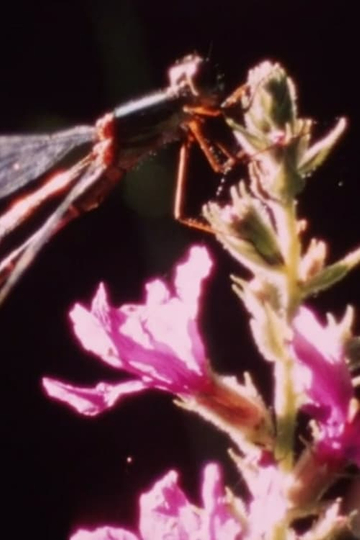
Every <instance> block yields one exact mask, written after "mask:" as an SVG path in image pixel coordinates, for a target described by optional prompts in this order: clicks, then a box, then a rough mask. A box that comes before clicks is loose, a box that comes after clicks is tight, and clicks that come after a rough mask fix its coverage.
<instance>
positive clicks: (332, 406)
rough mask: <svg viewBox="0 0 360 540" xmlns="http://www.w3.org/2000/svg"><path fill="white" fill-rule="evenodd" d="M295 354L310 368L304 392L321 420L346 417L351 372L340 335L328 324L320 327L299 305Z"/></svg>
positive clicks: (337, 419)
mask: <svg viewBox="0 0 360 540" xmlns="http://www.w3.org/2000/svg"><path fill="white" fill-rule="evenodd" d="M293 348H294V352H295V355H296V357H297V359H298V360H299V362H300V363H302V364H303V365H304V366H306V368H307V369H308V371H309V375H310V383H309V385H308V388H307V394H308V396H309V398H310V399H311V401H312V403H313V405H314V406H315V409H313V413H314V414H316V409H317V411H318V412H317V416H316V417H317V419H318V420H319V421H321V422H324V421H326V422H331V423H335V424H342V423H344V422H345V421H346V418H347V414H348V407H349V402H350V399H351V397H352V395H353V388H352V384H351V376H350V373H349V369H348V366H347V364H346V362H345V357H344V354H343V350H342V346H341V342H340V338H339V336H338V335H336V331H335V329H334V328H331V327H323V326H322V325H321V324H320V323H319V322H318V321H317V319H316V318H315V317H314V315H313V314H312V312H311V311H310V310H309V309H306V308H300V310H299V313H298V315H297V317H295V319H294V338H293Z"/></svg>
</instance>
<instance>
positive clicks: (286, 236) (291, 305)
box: [273, 200, 301, 472]
mask: <svg viewBox="0 0 360 540" xmlns="http://www.w3.org/2000/svg"><path fill="white" fill-rule="evenodd" d="M273 213H274V218H275V220H276V226H277V232H278V235H279V239H280V246H281V250H282V255H283V258H284V261H285V270H284V274H283V283H282V286H283V288H284V289H283V291H282V292H283V298H284V304H283V309H284V313H283V316H284V318H285V321H286V323H287V324H289V325H290V323H291V320H292V317H293V314H294V312H295V310H296V308H297V307H298V305H299V302H300V292H299V287H298V281H299V277H298V272H299V263H300V254H301V247H300V242H299V238H298V231H297V220H296V201H295V200H291V201H287V202H286V203H277V204H276V205H274V206H273ZM275 412H276V417H277V440H276V449H275V453H276V456H277V459H278V461H279V467H281V469H282V470H283V471H287V472H288V471H290V470H291V468H292V465H293V444H294V433H295V423H296V414H297V407H296V393H295V391H294V377H293V361H292V359H291V358H289V357H288V354H287V352H286V347H284V357H283V358H279V361H278V362H276V363H275Z"/></svg>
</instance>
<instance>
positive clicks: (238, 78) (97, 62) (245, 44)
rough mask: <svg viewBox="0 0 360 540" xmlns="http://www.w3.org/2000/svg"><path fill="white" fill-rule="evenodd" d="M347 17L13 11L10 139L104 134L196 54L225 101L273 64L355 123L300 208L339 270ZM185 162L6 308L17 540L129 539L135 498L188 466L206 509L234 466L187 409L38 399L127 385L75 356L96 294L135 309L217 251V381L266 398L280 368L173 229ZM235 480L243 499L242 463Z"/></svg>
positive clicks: (155, 179) (38, 266)
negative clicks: (78, 324)
mask: <svg viewBox="0 0 360 540" xmlns="http://www.w3.org/2000/svg"><path fill="white" fill-rule="evenodd" d="M353 5H355V3H354V4H353V3H352V2H350V1H343V2H331V1H326V2H325V1H323V0H320V1H316V0H313V1H312V2H309V1H307V0H304V1H302V2H291V1H286V0H284V1H281V0H272V1H268V0H249V1H248V2H245V1H240V0H239V1H230V0H222V1H221V2H220V1H218V0H208V1H207V2H205V1H203V0H192V1H189V0H183V1H179V0H173V1H172V2H168V3H165V2H164V3H162V2H160V1H159V0H152V1H148V0H132V1H130V0H128V1H125V0H117V1H106V0H105V1H104V0H103V1H102V2H100V1H95V0H83V1H70V0H68V1H57V2H56V1H44V0H37V1H36V2H28V3H25V2H24V3H18V2H12V3H11V2H9V3H8V4H7V7H6V12H5V11H3V12H2V16H1V22H0V55H1V64H0V65H1V72H0V73H1V77H0V129H1V132H3V133H13V132H14V133H15V132H23V131H34V130H41V129H43V130H49V129H50V128H51V129H52V128H54V129H56V128H61V127H64V126H71V125H76V124H80V123H92V122H93V121H94V120H95V119H96V118H98V117H99V116H101V114H103V113H104V112H106V111H108V110H111V109H112V108H113V107H114V106H115V105H116V104H118V103H121V102H123V101H125V100H127V99H129V98H133V97H136V96H137V95H141V94H142V93H146V92H148V91H150V90H152V89H154V88H158V87H161V86H163V85H165V84H166V69H167V67H168V66H169V65H170V64H171V63H172V62H173V61H174V60H175V59H177V58H179V57H181V56H183V55H185V54H188V53H191V52H193V51H198V52H199V53H201V54H203V55H208V54H210V56H211V58H212V60H213V62H214V63H215V64H216V65H218V66H219V69H220V71H221V72H223V74H224V76H225V81H226V84H227V87H228V91H229V92H230V91H231V90H233V89H234V88H235V87H236V86H237V85H239V84H241V83H242V82H243V81H244V80H245V77H246V73H247V70H248V69H249V68H250V67H252V66H253V65H254V64H256V63H257V62H259V61H261V60H263V59H265V58H269V59H272V60H278V61H279V62H281V63H282V64H283V65H284V66H285V67H286V68H287V70H288V71H289V73H290V74H291V75H292V76H293V78H294V79H295V81H296V82H297V84H298V87H299V92H300V100H299V101H300V108H301V111H302V114H303V115H304V116H311V117H314V118H316V119H317V120H318V121H319V128H320V129H323V130H326V129H327V128H329V127H330V126H331V125H333V122H334V121H335V119H336V118H337V117H339V116H341V115H345V116H347V117H348V118H349V121H350V122H349V129H348V131H347V133H346V136H345V137H344V139H343V141H342V143H341V145H339V147H338V149H337V150H336V152H334V154H333V156H332V157H331V159H330V160H329V161H328V162H327V164H326V165H325V166H324V167H322V169H321V171H319V172H318V173H317V174H316V176H315V177H314V178H313V179H311V180H310V181H309V186H308V188H307V190H306V192H305V193H304V194H303V196H302V199H301V202H300V212H301V214H303V215H306V216H307V217H308V218H309V221H310V227H311V231H312V233H313V234H314V235H315V236H317V237H321V238H324V239H326V240H330V241H331V248H330V257H331V258H333V259H334V258H336V257H339V256H341V255H342V254H344V253H345V252H346V251H348V250H349V249H351V248H353V247H354V246H355V245H357V243H358V239H359V233H358V229H359V209H358V206H359V202H358V200H359V186H358V182H359V176H360V175H359V165H358V162H359V141H360V137H359V135H360V112H359V111H360V107H359V100H360V92H359V82H358V77H359V73H358V72H359V60H358V58H359V45H358V40H359V34H360V29H359V24H358V16H357V14H356V11H355V7H353ZM35 159H36V156H35ZM176 162H177V153H176V148H173V147H169V148H167V149H164V150H162V151H161V152H159V155H158V156H155V157H151V158H149V159H148V160H146V162H144V164H143V165H142V166H141V167H139V168H138V169H137V170H136V171H134V172H132V173H131V174H129V175H128V176H127V178H126V179H125V180H124V181H123V182H122V183H121V185H119V187H118V188H117V189H116V190H115V191H114V193H113V194H112V195H111V197H110V198H109V199H108V200H107V201H106V202H105V203H104V204H103V205H102V207H101V208H99V209H98V210H96V211H94V212H92V213H89V214H88V215H86V216H84V217H82V219H79V220H78V221H77V222H74V223H72V224H71V225H70V226H69V227H67V229H65V230H64V231H62V232H61V233H60V234H59V235H58V236H57V237H56V238H55V239H54V240H53V241H52V242H51V243H50V244H49V245H48V246H47V247H46V249H44V250H43V252H42V253H41V255H40V256H39V258H38V260H37V261H36V263H35V264H34V265H33V266H32V268H31V269H30V270H29V271H28V272H27V275H26V276H25V277H24V279H23V280H22V282H21V283H20V284H19V285H18V286H17V288H16V290H15V291H14V292H13V294H12V296H11V298H9V300H8V301H7V303H6V305H5V306H4V307H2V309H1V312H0V358H1V366H2V375H3V377H2V380H3V385H2V396H3V399H4V401H3V428H2V446H3V449H4V450H5V457H3V459H2V477H3V479H4V482H3V483H2V486H3V487H2V490H3V493H2V495H3V498H5V500H6V505H5V506H4V505H3V504H2V508H3V513H2V515H3V517H2V523H1V527H3V526H4V527H6V526H8V527H9V529H10V530H11V531H12V532H11V536H9V537H11V538H14V539H15V538H16V539H18V538H19V539H20V538H24V535H28V536H30V535H31V536H33V537H34V538H37V539H38V540H40V539H48V540H65V539H67V538H68V537H69V535H70V532H71V531H73V530H74V528H76V527H77V526H79V525H88V526H91V525H96V524H102V523H119V524H120V523H122V524H124V525H126V526H127V527H131V526H134V525H135V523H136V513H137V511H136V500H137V494H138V493H139V492H141V491H142V490H144V489H147V488H148V486H149V485H151V483H152V482H153V481H154V480H155V479H157V478H159V477H160V476H161V475H162V474H163V473H164V472H165V471H167V470H168V469H170V468H176V469H177V470H179V471H180V472H181V475H182V479H183V486H184V488H185V489H186V490H187V491H188V493H190V494H191V495H192V497H193V500H194V501H197V500H198V492H199V485H200V479H199V469H200V466H201V465H202V464H203V463H205V462H206V461H209V460H214V459H217V460H223V461H224V462H225V461H227V458H226V454H225V449H226V448H227V446H228V445H227V441H226V439H225V438H223V437H222V436H220V435H219V434H217V433H215V432H214V430H212V428H210V427H208V426H207V425H203V424H202V423H201V422H200V421H199V420H198V419H197V418H192V417H190V416H189V415H188V414H186V413H185V412H183V411H180V410H177V409H176V408H175V407H174V405H173V404H172V401H171V398H170V397H168V396H164V395H159V394H158V393H155V392H153V393H149V394H146V395H145V394H144V396H142V397H136V398H133V399H129V400H127V401H126V402H125V403H124V404H123V405H122V406H121V407H118V408H115V409H114V410H112V411H110V412H108V413H107V414H104V415H102V416H100V417H98V418H96V419H92V420H87V419H84V418H81V417H78V416H76V415H74V414H73V413H72V412H71V411H69V410H68V409H67V408H65V407H64V406H62V405H60V404H58V403H53V402H51V401H50V400H48V399H47V398H46V397H45V396H44V395H43V393H42V391H41V387H40V381H41V377H42V376H43V375H45V374H46V375H51V376H56V377H59V378H62V379H65V380H69V381H74V382H77V383H82V384H92V383H95V382H96V381H98V380H102V379H108V380H110V379H113V380H117V379H118V375H117V374H116V373H113V372H111V371H110V369H106V368H105V367H103V366H102V365H101V364H100V363H99V362H97V360H96V359H94V358H92V357H90V356H89V355H87V354H85V352H83V351H82V350H81V348H80V346H79V345H78V343H77V342H76V340H75V338H74V337H73V335H72V332H71V329H70V324H69V320H68V317H67V312H68V311H69V308H70V307H71V305H72V304H73V303H74V302H75V301H82V302H84V303H88V302H90V300H91V298H92V295H93V293H94V291H95V289H96V286H97V284H98V283H99V282H100V281H104V282H105V283H106V284H107V285H108V288H109V290H110V291H111V297H112V299H113V302H114V303H115V304H121V303H124V302H137V301H141V298H142V294H143V286H144V283H145V281H146V280H148V279H149V278H151V277H154V276H162V277H163V278H169V277H170V275H171V273H170V270H171V268H172V267H173V265H174V263H175V262H176V261H177V260H178V259H179V258H180V257H182V256H183V254H184V253H185V251H186V247H187V246H188V245H189V244H191V243H194V242H201V243H205V244H206V245H207V246H208V247H209V249H210V250H211V252H212V254H213V256H214V258H215V260H216V265H215V270H214V273H213V277H212V279H211V281H210V282H209V284H208V287H207V290H206V298H205V300H204V304H203V307H202V314H201V319H200V325H201V328H202V330H203V333H204V336H205V340H206V343H207V348H208V352H209V356H210V357H211V358H212V361H213V364H214V365H215V366H216V368H217V369H218V370H219V371H221V372H222V373H241V372H242V371H243V370H246V369H254V370H255V371H256V373H258V375H257V381H258V382H259V385H260V386H261V388H262V390H263V392H264V393H265V395H266V396H267V399H269V398H270V395H271V393H270V390H269V381H270V380H271V378H270V374H269V370H268V367H266V369H264V368H263V367H262V363H261V360H260V358H259V355H258V353H257V352H256V351H255V350H254V347H253V345H252V343H251V339H250V337H249V335H248V332H247V321H246V316H245V313H244V311H243V309H242V308H241V306H239V303H238V301H237V299H236V298H235V297H234V295H233V294H232V293H231V290H230V286H229V280H228V274H229V272H230V271H231V272H234V271H237V268H236V266H235V265H234V263H233V262H232V261H230V258H229V257H228V255H227V254H226V253H224V252H223V251H222V250H221V248H220V247H219V246H218V245H217V244H216V242H215V240H214V239H213V238H211V237H210V236H208V235H205V234H202V233H199V232H196V231H192V230H187V229H185V228H184V227H182V226H180V225H178V224H177V223H175V222H174V221H173V219H172V216H171V205H172V190H173V186H174V182H173V178H174V176H175V171H176ZM204 171H205V172H204V173H203V172H201V174H199V173H197V171H195V170H194V172H191V171H190V173H189V174H190V178H191V182H190V183H191V190H190V193H189V197H190V198H192V197H197V196H198V195H199V194H200V195H199V197H200V199H201V197H203V195H202V192H201V190H202V188H203V186H204V185H207V186H210V188H209V189H210V190H212V191H210V195H211V194H212V193H214V192H215V190H216V180H215V181H213V184H211V180H210V177H211V176H212V175H211V173H210V171H208V169H207V168H205V169H204ZM206 175H209V180H207V178H206ZM210 195H209V193H208V194H207V196H210ZM359 276H360V274H359V271H355V272H353V273H352V274H351V276H349V277H348V278H347V280H346V281H344V282H343V283H342V284H340V285H339V286H338V287H337V288H336V290H334V291H331V292H328V293H326V294H324V295H322V296H321V297H320V298H317V299H315V300H314V302H313V305H314V306H317V307H318V308H319V309H320V310H321V311H322V312H324V311H325V310H331V311H332V312H334V313H335V314H337V315H339V314H341V313H342V310H343V307H344V306H345V304H347V303H349V302H351V303H353V304H355V305H356V304H358V300H359V291H360V289H359V286H358V282H359ZM357 330H359V326H358V328H357ZM128 456H131V457H132V463H127V458H128ZM226 475H227V476H226V480H227V482H228V483H229V484H230V485H231V486H232V487H234V488H236V487H237V484H238V480H237V477H236V475H235V473H234V470H233V469H232V468H231V466H230V467H228V468H227V469H226ZM240 487H241V486H240Z"/></svg>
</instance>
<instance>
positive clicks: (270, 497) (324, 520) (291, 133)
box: [43, 62, 360, 540]
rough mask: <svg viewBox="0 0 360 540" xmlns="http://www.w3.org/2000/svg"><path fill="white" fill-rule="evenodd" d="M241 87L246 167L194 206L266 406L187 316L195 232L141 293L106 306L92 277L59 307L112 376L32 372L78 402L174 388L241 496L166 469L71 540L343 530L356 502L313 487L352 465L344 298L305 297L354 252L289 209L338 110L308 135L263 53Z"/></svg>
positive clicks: (353, 406) (218, 539)
mask: <svg viewBox="0 0 360 540" xmlns="http://www.w3.org/2000/svg"><path fill="white" fill-rule="evenodd" d="M246 90H247V92H246V93H244V94H243V95H242V97H241V100H242V103H238V101H239V93H235V94H234V95H233V96H230V97H229V98H228V99H227V100H226V101H225V102H224V104H223V110H224V111H225V113H224V114H225V118H226V121H227V122H228V124H229V126H230V127H231V129H232V130H233V132H234V134H235V136H236V138H237V140H238V142H239V146H241V148H242V149H243V150H244V151H245V152H246V154H247V155H248V156H249V181H248V182H244V181H242V182H240V183H239V185H238V186H235V187H233V188H232V189H231V191H230V202H229V203H228V204H227V205H225V206H221V205H219V204H217V203H209V204H207V205H206V207H205V208H204V216H205V218H206V219H207V220H208V222H209V226H210V227H211V229H212V230H213V231H214V233H215V234H216V236H217V238H218V239H219V241H220V242H221V243H222V244H223V246H224V247H225V249H226V250H227V251H228V252H229V253H230V254H231V256H233V257H234V258H235V259H236V260H237V261H238V262H239V263H241V265H242V266H245V267H246V269H247V270H248V271H249V273H250V277H249V278H248V279H244V278H243V277H240V276H232V282H233V289H234V291H235V293H236V294H237V296H238V297H239V298H240V300H241V301H242V302H243V304H244V306H245V308H246V310H247V311H248V312H249V316H250V329H251V332H252V335H253V338H254V342H255V344H256V346H257V348H258V350H259V352H260V353H261V354H262V355H263V357H264V361H267V362H269V363H271V365H272V368H273V373H274V402H273V404H272V406H271V407H270V408H269V407H268V405H267V404H266V403H265V401H264V399H263V398H262V396H261V394H260V392H259V391H258V390H257V388H256V386H255V384H254V383H253V381H252V379H251V376H250V374H249V373H242V374H241V375H242V377H241V381H239V380H238V379H237V378H236V377H235V376H233V377H229V376H224V375H221V374H220V373H217V372H216V371H215V370H214V368H213V367H212V364H211V362H210V360H209V359H208V355H207V353H206V344H205V343H204V342H203V338H202V336H201V333H200V330H199V320H198V319H199V310H200V306H201V297H202V294H203V285H204V282H205V280H206V279H208V278H209V276H210V274H211V269H212V260H211V257H210V255H209V253H208V251H207V249H206V248H204V247H200V246H195V247H192V248H191V249H190V251H189V253H188V256H187V258H186V260H185V261H182V262H181V263H180V264H179V265H178V266H177V267H176V270H175V273H174V279H173V281H172V283H170V284H167V283H165V282H164V281H162V280H160V279H157V280H154V281H151V282H149V283H148V284H147V286H146V295H145V299H144V301H143V303H141V304H127V305H123V306H120V307H114V306H112V305H111V302H110V300H109V298H108V294H107V292H106V289H105V287H104V285H100V287H99V289H98V291H97V293H96V295H95V298H94V300H93V302H92V305H91V307H90V308H89V309H88V308H86V307H84V306H82V305H75V307H74V308H73V309H72V311H71V314H70V317H71V321H72V323H73V328H74V332H75V334H76V336H77V338H78V339H79V341H80V342H81V344H82V346H83V347H84V348H85V349H86V350H87V351H89V352H91V353H92V354H94V355H96V356H97V357H99V358H100V359H101V361H103V362H105V363H106V364H108V365H109V366H111V367H112V368H115V369H116V370H118V371H119V372H121V374H122V377H123V376H124V375H125V376H126V377H127V378H126V379H124V378H121V380H119V382H117V383H109V382H100V383H98V384H97V385H96V386H95V387H90V388H89V387H78V386H74V385H73V384H71V383H67V382H63V381H59V380H56V379H53V378H49V377H47V378H44V379H43V387H44V389H45V391H46V392H47V394H48V395H49V396H50V397H52V398H55V399H57V400H59V401H62V402H64V403H65V404H67V405H69V406H70V407H72V408H73V409H74V410H75V411H76V412H78V413H80V414H82V415H87V416H96V415H98V414H100V413H102V412H104V411H105V410H108V409H110V408H111V407H113V406H115V404H116V405H119V404H120V403H121V402H122V400H123V399H125V398H126V397H128V396H133V395H135V394H138V393H140V392H144V391H146V390H148V389H156V390H158V391H161V392H167V393H170V394H172V395H173V396H174V397H175V403H176V404H177V405H179V406H181V407H182V408H183V409H186V410H188V411H191V412H196V413H197V414H198V415H200V417H201V418H202V419H203V420H206V421H208V422H211V423H212V424H213V425H214V426H215V427H216V428H217V429H218V430H221V431H223V432H224V433H225V434H226V435H227V436H228V440H229V444H230V445H231V450H230V455H231V457H232V459H233V461H234V463H235V464H236V467H237V469H238V471H239V475H241V478H242V480H243V482H245V483H246V485H247V488H248V494H249V495H248V497H247V498H245V499H244V500H243V499H241V498H240V497H239V496H238V495H237V494H236V493H233V492H232V491H231V490H230V489H229V488H225V486H224V485H223V480H222V476H221V470H220V466H219V465H217V464H214V463H212V464H208V465H207V466H206V467H205V469H204V477H203V484H202V506H201V507H195V506H194V505H192V504H191V503H190V502H189V501H188V499H187V497H186V496H185V494H184V493H183V491H182V490H181V488H180V487H179V485H178V473H177V472H176V471H170V472H168V473H166V474H165V475H164V477H163V478H162V479H161V480H159V481H158V482H156V483H155V484H154V485H153V487H152V488H151V489H150V490H149V491H148V492H146V493H144V494H142V495H141V497H140V511H139V516H140V517H139V523H138V526H137V528H136V530H135V532H134V531H132V532H131V531H128V530H125V529H122V528H117V527H112V526H99V527H98V528H96V529H94V530H88V529H86V528H81V529H79V530H77V531H76V532H75V533H74V534H73V535H72V537H71V540H115V539H116V540H165V539H166V540H168V539H172V540H242V539H244V540H259V539H260V538H261V539H274V540H275V539H289V540H292V539H294V540H300V539H302V540H320V539H324V540H325V539H327V538H329V539H330V538H337V537H340V536H341V535H342V534H347V533H350V531H351V529H352V527H353V524H354V523H355V518H356V515H355V514H356V511H358V512H360V502H359V501H357V503H356V501H355V505H353V508H352V509H350V510H347V511H344V509H343V506H342V501H341V499H335V500H331V499H324V494H325V493H326V491H327V490H328V488H329V487H330V486H332V485H333V484H334V483H335V482H336V480H337V478H338V477H339V475H341V474H342V473H344V471H345V468H346V467H347V466H348V465H352V466H354V467H358V468H360V403H359V400H358V399H357V397H356V392H355V389H356V385H357V384H358V382H359V380H358V378H357V377H356V370H357V369H358V368H359V360H358V359H359V342H360V341H359V338H357V337H356V336H354V335H353V331H352V327H353V323H354V310H353V308H351V307H348V308H347V309H346V311H345V314H344V316H343V318H342V319H341V320H340V321H338V322H337V321H336V320H335V318H334V317H333V316H332V315H328V317H327V322H326V323H322V322H320V320H321V319H320V317H319V315H317V314H316V312H315V309H314V308H311V307H310V306H309V303H308V302H309V297H311V296H312V295H314V293H319V292H321V291H322V290H324V289H326V288H328V287H330V286H332V285H333V284H335V283H336V282H337V281H339V280H340V279H341V278H343V277H344V276H345V275H346V274H347V273H348V271H349V270H351V269H352V268H353V267H354V266H355V265H356V264H357V263H358V262H359V260H360V250H355V251H353V252H352V253H350V254H348V255H347V256H345V257H344V258H343V259H341V260H340V261H337V262H334V263H331V264H327V263H326V251H327V249H326V244H325V243H324V242H322V241H319V240H317V239H315V238H313V239H311V240H310V242H309V243H308V245H306V244H305V241H304V240H303V237H302V232H303V230H304V221H303V220H299V219H298V218H297V198H298V196H299V195H300V194H301V192H302V190H303V189H304V188H305V187H306V182H307V178H308V177H309V175H310V173H312V172H313V171H314V170H315V169H316V168H317V167H318V166H319V165H320V164H321V163H322V162H323V161H324V160H325V159H326V157H327V156H328V154H329V153H330V151H331V149H332V147H333V146H334V144H335V143H336V142H337V140H338V138H339V136H340V135H341V133H342V132H343V130H344V128H345V125H346V122H345V120H344V119H340V120H339V121H338V123H337V124H336V126H335V127H334V128H333V130H332V131H331V132H330V133H329V134H327V135H326V136H325V137H324V138H323V139H321V140H319V141H317V142H315V143H312V127H313V122H312V121H311V120H309V119H304V118H300V117H298V113H297V107H296V92H295V86H294V84H293V82H292V81H291V79H289V77H288V76H287V75H286V73H285V72H284V70H283V69H282V68H281V67H280V66H279V65H277V64H275V65H274V64H271V63H270V62H264V63H263V64H261V65H260V66H258V67H257V68H255V69H254V70H252V71H251V72H250V74H249V78H248V83H247V87H246ZM241 100H240V101H241ZM234 103H235V105H238V106H240V105H242V106H243V107H244V111H245V112H244V123H243V124H241V125H240V124H238V122H237V121H235V120H234V118H233V117H232V116H231V110H232V108H233V107H234ZM237 375H239V374H237ZM299 413H302V415H303V416H304V417H305V418H306V422H307V426H306V427H307V431H306V433H307V434H306V439H305V440H304V437H303V438H302V439H301V438H300V436H299V434H298V433H297V423H298V418H299ZM356 505H357V508H356ZM304 517H311V518H312V520H311V522H309V523H310V524H309V525H308V528H307V530H306V531H305V532H299V531H298V529H297V527H296V523H297V520H299V519H300V518H304ZM352 534H355V531H354V529H353V530H352Z"/></svg>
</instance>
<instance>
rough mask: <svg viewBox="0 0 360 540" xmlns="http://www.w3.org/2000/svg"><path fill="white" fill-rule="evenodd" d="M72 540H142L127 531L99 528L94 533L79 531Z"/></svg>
mask: <svg viewBox="0 0 360 540" xmlns="http://www.w3.org/2000/svg"><path fill="white" fill-rule="evenodd" d="M70 540H141V539H140V538H139V537H138V536H135V535H134V534H132V533H131V532H129V531H125V529H117V528H115V527H99V528H97V529H93V530H92V531H89V530H85V529H79V530H78V531H76V533H75V534H73V535H72V536H71V537H70Z"/></svg>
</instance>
